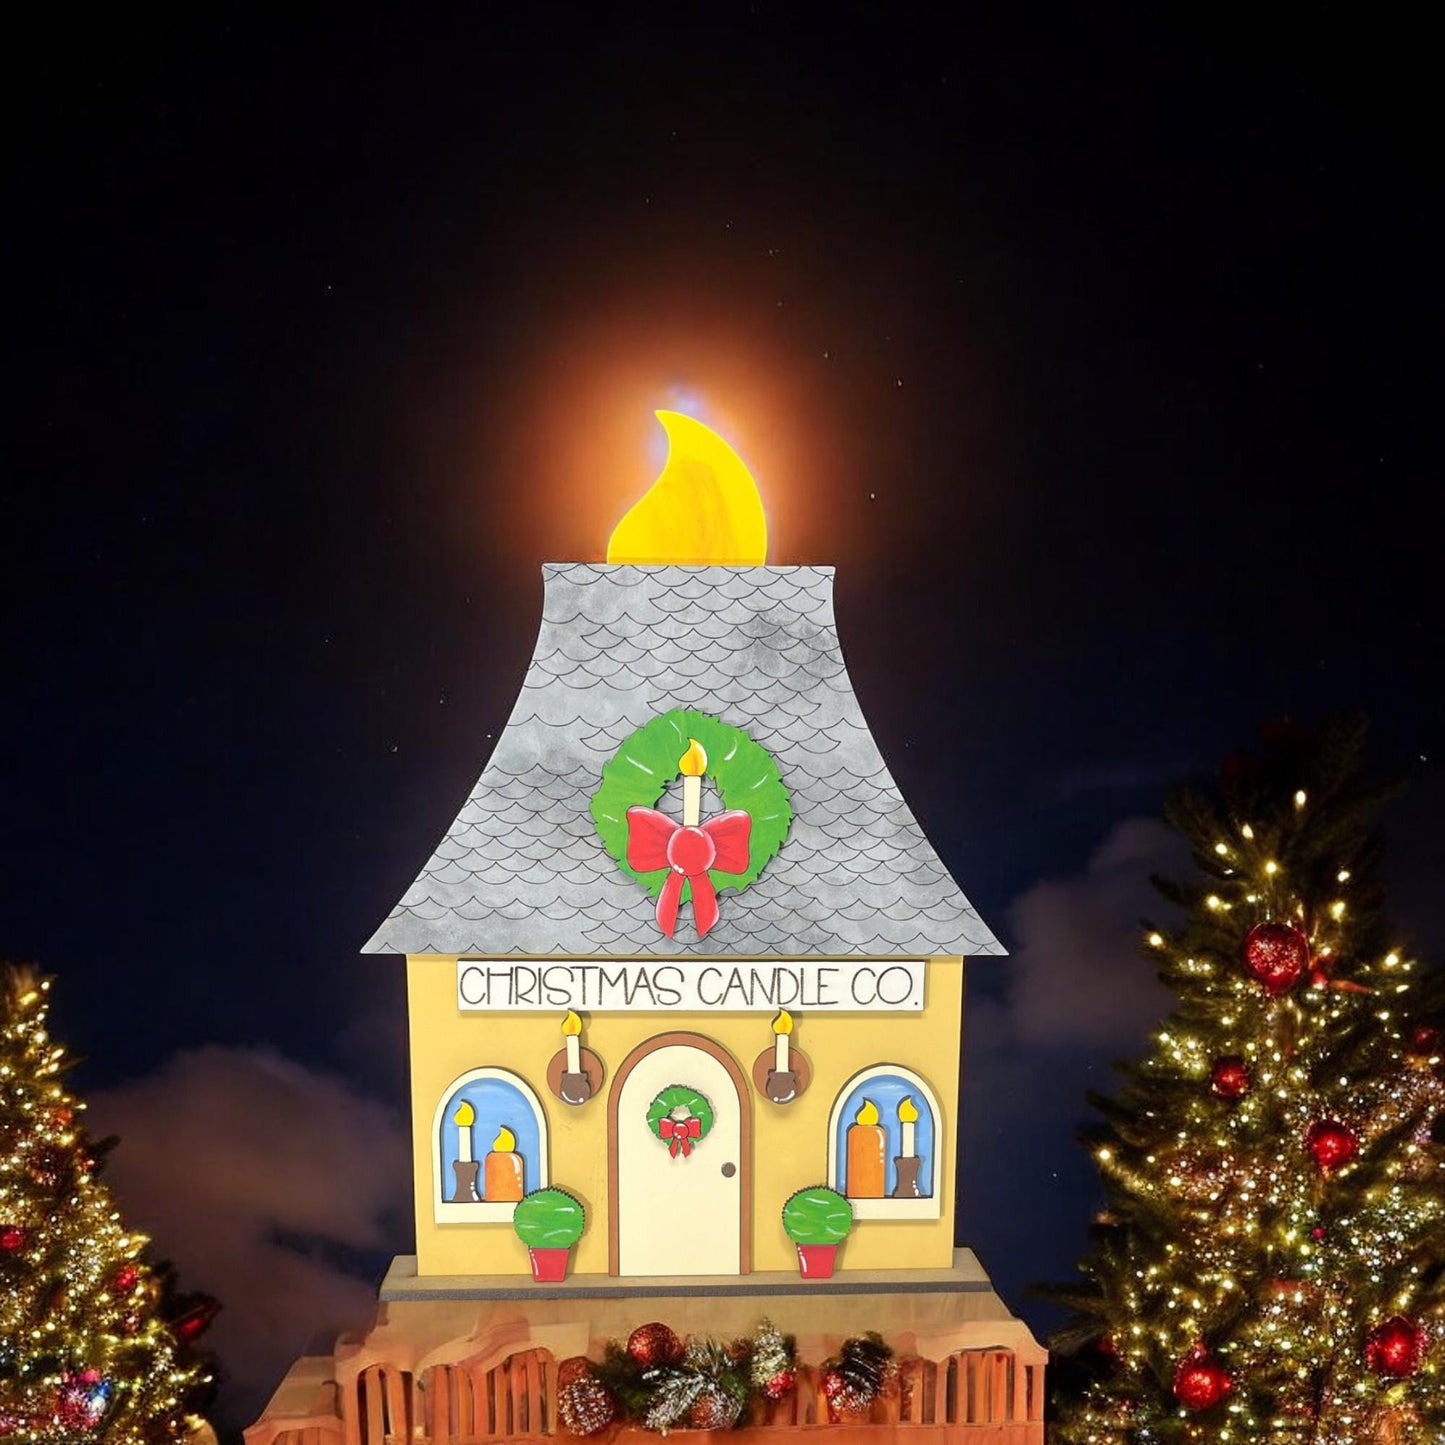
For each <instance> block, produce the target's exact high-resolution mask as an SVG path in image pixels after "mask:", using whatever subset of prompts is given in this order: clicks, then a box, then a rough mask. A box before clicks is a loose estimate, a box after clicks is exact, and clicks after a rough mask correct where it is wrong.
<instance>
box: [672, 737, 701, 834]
mask: <svg viewBox="0 0 1445 1445" xmlns="http://www.w3.org/2000/svg"><path fill="white" fill-rule="evenodd" d="M677 770H678V772H680V773H681V774H682V826H683V827H684V828H696V827H697V826H698V824H699V823H700V822H701V821H702V775H703V774H704V773H705V772H707V749H706V748H705V747H703V745H702V744H701V743H700V742H698V740H697V739H696V738H689V739H688V740H687V751H686V752H685V753H684V754H683V755H682V756H681V757H680V758H679V759H678V760H677Z"/></svg>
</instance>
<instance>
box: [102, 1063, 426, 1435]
mask: <svg viewBox="0 0 1445 1445" xmlns="http://www.w3.org/2000/svg"><path fill="white" fill-rule="evenodd" d="M88 1127H89V1129H90V1131H91V1133H92V1135H94V1136H96V1137H103V1136H105V1135H107V1134H112V1133H114V1134H118V1135H119V1136H120V1141H121V1142H120V1145H119V1146H118V1147H117V1148H116V1150H115V1151H114V1153H113V1154H111V1155H110V1157H109V1160H108V1163H107V1168H106V1179H107V1182H108V1183H109V1184H110V1185H111V1187H112V1189H113V1190H114V1192H115V1194H116V1197H117V1200H118V1202H119V1205H120V1208H121V1210H122V1213H123V1215H124V1217H125V1220H126V1222H127V1224H129V1225H131V1226H132V1227H135V1228H138V1229H143V1230H145V1231H146V1233H148V1234H149V1235H150V1236H151V1238H152V1240H153V1245H152V1251H153V1254H154V1256H155V1257H157V1258H166V1259H170V1260H172V1261H173V1262H174V1263H175V1265H176V1267H177V1269H178V1271H179V1281H178V1282H179V1286H180V1288H181V1289H183V1290H206V1291H208V1292H210V1293H211V1294H214V1295H215V1296H217V1298H219V1299H220V1300H221V1302H222V1305H223V1310H222V1312H221V1314H220V1315H219V1317H218V1318H217V1320H216V1323H215V1325H214V1326H213V1327H212V1329H211V1330H210V1331H209V1333H208V1334H207V1336H206V1343H207V1344H208V1346H209V1347H210V1348H212V1349H213V1350H214V1351H215V1352H216V1354H217V1355H218V1356H219V1358H220V1361H221V1366H222V1371H223V1379H224V1387H223V1391H222V1395H221V1398H220V1400H219V1401H218V1406H217V1410H216V1413H217V1415H218V1416H219V1417H220V1418H221V1419H223V1420H224V1421H225V1422H226V1423H228V1424H230V1425H242V1424H249V1423H250V1422H251V1420H253V1419H254V1418H255V1417H256V1416H257V1414H259V1412H260V1410H261V1408H262V1406H264V1404H265V1402H266V1400H267V1399H268V1398H269V1396H270V1393H271V1391H272V1390H273V1389H274V1388H275V1386H276V1385H277V1384H278V1383H279V1382H280V1379H281V1377H282V1375H284V1374H285V1372H286V1370H287V1368H288V1367H289V1365H290V1364H291V1362H292V1360H294V1359H295V1358H296V1357H297V1356H298V1355H301V1354H305V1353H316V1352H318V1351H320V1352H327V1351H329V1350H330V1347H331V1343H332V1341H333V1340H334V1338H335V1337H336V1335H338V1334H339V1333H341V1332H342V1331H343V1330H346V1329H355V1328H358V1327H364V1326H365V1325H367V1324H368V1323H369V1322H370V1318H371V1315H372V1313H373V1312H374V1310H375V1307H376V1281H375V1279H372V1280H367V1279H363V1278H360V1277H359V1275H358V1274H357V1273H354V1272H352V1271H351V1270H349V1269H348V1268H347V1267H346V1266H345V1264H344V1263H341V1262H338V1260H341V1261H344V1260H346V1259H347V1258H348V1257H353V1258H354V1257H356V1256H361V1257H363V1258H365V1257H366V1256H368V1255H370V1256H373V1257H374V1258H375V1259H378V1260H379V1259H382V1258H384V1256H385V1254H386V1253H388V1252H389V1248H390V1247H391V1246H393V1245H395V1243H396V1235H397V1233H398V1224H397V1221H398V1219H402V1218H404V1212H405V1211H406V1209H407V1206H408V1203H409V1192H410V1179H411V1167H410V1155H409V1145H408V1140H407V1138H406V1134H405V1132H404V1130H403V1127H402V1123H401V1120H400V1119H399V1118H398V1117H397V1115H396V1113H395V1112H394V1111H393V1110H391V1109H390V1108H387V1107H385V1106H384V1105H382V1104H379V1103H377V1102H375V1101H373V1100H369V1099H366V1098H363V1097H361V1096H360V1095H358V1094H357V1093H356V1092H355V1091H354V1090H353V1089H352V1088H351V1087H349V1086H348V1085H347V1084H346V1083H345V1082H344V1081H343V1080H341V1079H339V1078H337V1077H335V1076H332V1075H328V1074H323V1073H319V1072H315V1071H313V1070H310V1069H308V1068H305V1067H304V1066H302V1065H300V1064H297V1063H294V1062H292V1061H290V1060H288V1059H285V1058H283V1057H282V1056H281V1055H280V1054H278V1053H275V1052H272V1051H270V1050H265V1049H240V1048H224V1047H220V1046H207V1047H203V1048H197V1049H192V1050H188V1051H186V1052H183V1053H180V1054H177V1055H176V1056H175V1057H174V1058H172V1059H171V1060H169V1061H168V1062H167V1063H166V1064H165V1065H164V1066H163V1067H162V1068H161V1069H159V1070H158V1071H157V1072H156V1073H154V1074H151V1075H148V1076H147V1077H145V1078H142V1079H138V1080H136V1081H134V1082H133V1083H129V1084H125V1085H123V1086H121V1087H119V1088H115V1089H111V1090H108V1091H105V1092H101V1093H97V1094H95V1095H93V1096H92V1098H91V1099H90V1106H89V1109H88ZM401 1229H402V1231H403V1232H404V1230H405V1226H404V1225H402V1226H401Z"/></svg>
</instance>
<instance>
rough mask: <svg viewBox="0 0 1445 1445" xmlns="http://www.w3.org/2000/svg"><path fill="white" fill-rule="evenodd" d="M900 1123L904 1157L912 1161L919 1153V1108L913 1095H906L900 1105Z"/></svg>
mask: <svg viewBox="0 0 1445 1445" xmlns="http://www.w3.org/2000/svg"><path fill="white" fill-rule="evenodd" d="M898 1122H899V1123H900V1124H902V1125H903V1149H902V1155H903V1157H904V1158H905V1159H912V1158H913V1157H914V1156H915V1155H916V1154H917V1153H918V1144H917V1129H918V1106H917V1105H916V1104H915V1103H914V1102H913V1095H912V1094H905V1095H904V1096H903V1100H902V1102H901V1103H900V1104H899V1105H898Z"/></svg>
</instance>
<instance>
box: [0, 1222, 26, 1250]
mask: <svg viewBox="0 0 1445 1445" xmlns="http://www.w3.org/2000/svg"><path fill="white" fill-rule="evenodd" d="M29 1238H30V1231H29V1230H28V1229H26V1228H25V1226H24V1225H23V1224H0V1249H3V1250H4V1251H5V1253H6V1254H19V1253H20V1251H21V1250H22V1249H24V1248H25V1241H26V1240H27V1239H29Z"/></svg>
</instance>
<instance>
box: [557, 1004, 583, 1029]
mask: <svg viewBox="0 0 1445 1445" xmlns="http://www.w3.org/2000/svg"><path fill="white" fill-rule="evenodd" d="M562 1032H563V1033H564V1034H567V1035H569V1036H570V1035H572V1034H580V1033H581V1032H582V1020H581V1019H579V1018H578V1017H577V1013H576V1010H575V1009H570V1008H569V1009H568V1010H567V1017H566V1018H565V1019H563V1020H562Z"/></svg>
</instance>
